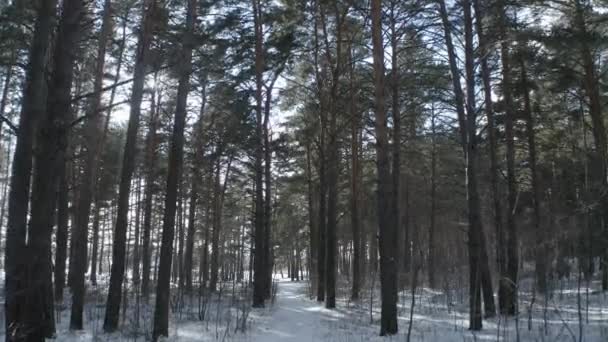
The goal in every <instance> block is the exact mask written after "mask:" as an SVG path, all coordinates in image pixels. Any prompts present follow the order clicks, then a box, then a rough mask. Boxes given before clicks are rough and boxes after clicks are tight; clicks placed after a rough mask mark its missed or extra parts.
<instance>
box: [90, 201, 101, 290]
mask: <svg viewBox="0 0 608 342" xmlns="http://www.w3.org/2000/svg"><path fill="white" fill-rule="evenodd" d="M100 211H101V209H100V208H99V201H97V202H96V203H95V211H94V214H93V242H92V244H93V248H92V249H93V251H92V255H91V284H92V285H94V286H96V285H97V256H98V254H99V253H98V252H99V218H100Z"/></svg>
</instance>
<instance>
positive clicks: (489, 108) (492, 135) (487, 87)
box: [473, 0, 505, 317]
mask: <svg viewBox="0 0 608 342" xmlns="http://www.w3.org/2000/svg"><path fill="white" fill-rule="evenodd" d="M473 8H474V9H475V15H476V20H475V24H476V29H477V36H478V40H479V50H480V51H479V55H480V57H479V58H480V64H481V77H482V81H483V88H484V106H485V111H486V117H487V121H488V127H487V130H488V140H489V141H490V151H489V154H490V183H491V188H492V200H493V204H494V208H493V209H494V226H495V231H496V239H497V246H499V247H498V248H497V249H496V257H497V264H498V267H499V268H501V267H502V265H503V264H504V260H505V256H504V253H503V251H504V249H503V248H502V246H503V244H504V242H503V240H504V239H503V234H504V232H503V228H502V209H501V205H500V194H499V190H498V176H499V175H498V161H497V160H496V128H495V126H494V124H495V119H494V110H493V105H492V85H491V83H490V68H489V66H488V51H487V50H488V42H487V38H486V36H485V35H484V32H483V25H482V20H483V12H482V9H481V6H480V4H479V0H473ZM482 248H484V249H486V248H485V244H484V245H483V246H482ZM486 254H487V252H486ZM488 267H489V266H488ZM484 278H485V277H484ZM483 281H484V280H483V279H482V282H483ZM490 288H492V286H490ZM485 289H486V285H484V307H485V316H486V317H492V316H494V315H495V314H496V307H495V304H494V298H493V296H488V295H487V294H486V293H487V291H486V290H485ZM490 298H491V301H490ZM490 304H491V307H490Z"/></svg>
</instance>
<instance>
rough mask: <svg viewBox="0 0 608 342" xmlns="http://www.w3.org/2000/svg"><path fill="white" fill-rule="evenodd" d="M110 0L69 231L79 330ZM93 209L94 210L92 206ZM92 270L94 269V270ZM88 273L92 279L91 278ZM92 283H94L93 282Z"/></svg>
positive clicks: (75, 317)
mask: <svg viewBox="0 0 608 342" xmlns="http://www.w3.org/2000/svg"><path fill="white" fill-rule="evenodd" d="M111 11H112V9H111V1H110V0H107V1H105V4H104V14H103V23H102V28H101V35H100V38H99V44H98V47H97V61H96V65H95V81H94V95H93V97H92V98H91V102H90V104H89V109H88V111H87V115H88V116H89V117H90V118H89V119H88V120H87V121H86V122H85V126H84V131H85V134H86V136H85V142H84V145H85V146H84V147H85V148H86V152H85V153H84V158H85V167H84V174H83V176H82V179H81V183H80V187H79V194H78V205H77V212H76V219H75V222H74V223H75V227H74V229H73V234H72V244H73V252H72V253H73V255H72V257H73V258H74V260H73V269H72V270H71V271H73V276H72V281H73V283H72V284H71V286H72V290H73V293H74V300H73V302H72V316H71V319H70V327H71V328H72V329H82V311H83V306H84V296H85V280H84V278H85V273H86V269H87V265H86V263H85V261H86V260H87V243H88V233H89V215H90V211H91V203H92V201H93V198H94V192H95V185H96V184H97V176H98V175H97V169H98V163H99V157H100V154H101V147H102V142H101V138H102V135H101V132H102V125H103V118H102V116H101V112H100V104H101V90H102V87H103V80H104V66H105V54H106V48H107V45H108V40H109V39H110V36H111V34H112V22H111V21H112V13H111ZM96 210H97V209H96ZM95 271H96V270H95ZM93 277H96V275H95V276H94V275H93V274H91V278H92V280H94V278H93ZM94 283H95V282H94Z"/></svg>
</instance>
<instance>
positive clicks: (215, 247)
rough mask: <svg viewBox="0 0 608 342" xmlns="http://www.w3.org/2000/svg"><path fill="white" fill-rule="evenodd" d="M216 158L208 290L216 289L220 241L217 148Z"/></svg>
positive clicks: (218, 157) (218, 159) (219, 154)
mask: <svg viewBox="0 0 608 342" xmlns="http://www.w3.org/2000/svg"><path fill="white" fill-rule="evenodd" d="M216 153H217V157H216V158H217V160H216V162H215V164H216V165H215V167H214V169H215V171H214V174H215V175H214V176H213V232H212V234H211V278H210V280H209V291H211V292H215V291H216V290H217V281H218V273H219V251H220V247H219V242H220V229H221V227H220V225H221V209H220V196H221V194H220V192H221V188H220V170H221V164H220V163H221V158H220V157H221V150H220V149H219V148H218V150H217V152H216Z"/></svg>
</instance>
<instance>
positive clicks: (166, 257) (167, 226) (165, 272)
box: [152, 0, 196, 341]
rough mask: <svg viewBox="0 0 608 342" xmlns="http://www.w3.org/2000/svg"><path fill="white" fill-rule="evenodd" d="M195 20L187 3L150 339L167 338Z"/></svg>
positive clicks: (192, 6)
mask: <svg viewBox="0 0 608 342" xmlns="http://www.w3.org/2000/svg"><path fill="white" fill-rule="evenodd" d="M195 20H196V0H188V9H187V14H186V30H185V32H184V34H183V37H182V48H181V52H180V64H179V84H178V87H177V104H176V107H175V122H174V124H173V135H172V138H171V149H170V151H169V170H168V174H167V190H166V193H165V212H164V216H163V233H162V242H161V249H160V262H159V269H158V285H157V286H156V306H155V307H154V329H153V332H152V338H153V340H154V341H156V340H157V339H158V338H159V337H160V336H165V337H168V336H169V296H170V291H171V284H170V276H171V255H172V248H173V235H174V230H175V212H176V202H177V196H178V188H179V185H180V184H181V178H182V167H183V159H184V128H185V125H186V115H187V102H188V93H189V92H190V74H191V73H192V50H193V48H194V39H195V36H194V31H195Z"/></svg>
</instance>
